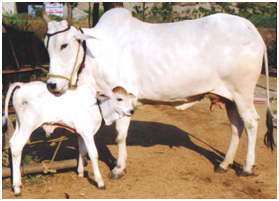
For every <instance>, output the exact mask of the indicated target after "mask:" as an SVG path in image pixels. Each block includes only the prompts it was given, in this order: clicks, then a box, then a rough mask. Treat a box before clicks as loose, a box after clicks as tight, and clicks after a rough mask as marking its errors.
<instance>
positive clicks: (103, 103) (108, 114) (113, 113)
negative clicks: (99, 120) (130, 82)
mask: <svg viewBox="0 0 279 201" xmlns="http://www.w3.org/2000/svg"><path fill="white" fill-rule="evenodd" d="M97 95H98V100H99V101H100V108H101V112H102V115H103V119H104V121H105V124H106V125H111V124H112V123H113V122H114V121H116V120H118V119H120V118H122V117H124V116H128V117H129V116H132V115H133V114H134V112H135V110H134V105H135V102H136V97H135V96H134V95H133V94H131V93H128V92H127V91H126V90H125V89H124V88H123V87H121V86H117V87H115V88H113V89H112V91H111V92H110V93H97Z"/></svg>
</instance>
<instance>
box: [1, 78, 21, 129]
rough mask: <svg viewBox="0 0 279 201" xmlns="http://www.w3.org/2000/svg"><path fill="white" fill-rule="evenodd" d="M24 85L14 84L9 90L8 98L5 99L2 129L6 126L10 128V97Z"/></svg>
mask: <svg viewBox="0 0 279 201" xmlns="http://www.w3.org/2000/svg"><path fill="white" fill-rule="evenodd" d="M22 85H23V83H21V82H15V83H13V84H12V85H11V86H10V87H9V89H8V92H7V94H6V98H5V110H4V111H5V114H4V116H3V117H2V128H3V127H4V126H5V127H8V122H9V121H8V108H9V101H10V97H11V95H12V93H13V91H14V90H15V89H16V88H17V87H21V86H22Z"/></svg>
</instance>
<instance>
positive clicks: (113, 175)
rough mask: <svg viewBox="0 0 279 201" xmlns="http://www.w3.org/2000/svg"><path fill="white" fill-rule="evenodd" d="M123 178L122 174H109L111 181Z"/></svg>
mask: <svg viewBox="0 0 279 201" xmlns="http://www.w3.org/2000/svg"><path fill="white" fill-rule="evenodd" d="M123 176H124V174H113V173H111V174H110V179H111V180H116V179H121V178H122V177H123Z"/></svg>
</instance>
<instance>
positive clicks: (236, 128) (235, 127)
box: [215, 101, 244, 172]
mask: <svg viewBox="0 0 279 201" xmlns="http://www.w3.org/2000/svg"><path fill="white" fill-rule="evenodd" d="M226 109H227V114H228V117H229V120H230V122H231V142H230V146H229V149H228V151H227V154H226V157H225V159H224V161H223V162H222V163H220V165H219V167H218V168H217V169H215V172H226V171H227V168H228V166H229V165H231V164H233V161H234V157H235V153H236V150H237V147H238V144H239V139H240V137H241V135H242V132H243V128H244V123H243V121H242V119H241V117H240V116H239V113H238V111H237V108H236V105H235V103H234V102H231V101H227V102H226Z"/></svg>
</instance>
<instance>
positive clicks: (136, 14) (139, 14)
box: [132, 6, 148, 19]
mask: <svg viewBox="0 0 279 201" xmlns="http://www.w3.org/2000/svg"><path fill="white" fill-rule="evenodd" d="M133 9H135V11H132V15H133V16H134V17H137V18H140V19H142V16H143V12H145V11H146V10H147V9H148V7H145V8H144V10H143V9H142V8H141V6H134V7H133Z"/></svg>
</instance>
